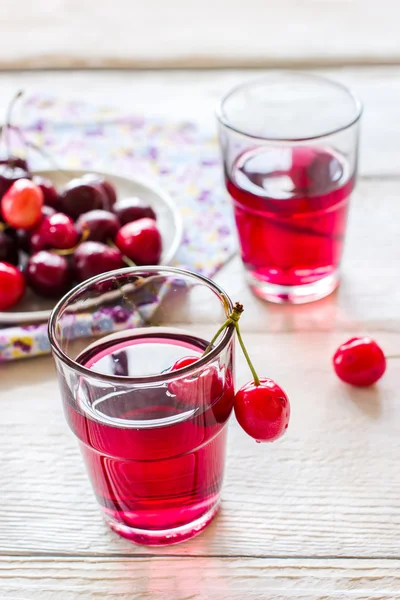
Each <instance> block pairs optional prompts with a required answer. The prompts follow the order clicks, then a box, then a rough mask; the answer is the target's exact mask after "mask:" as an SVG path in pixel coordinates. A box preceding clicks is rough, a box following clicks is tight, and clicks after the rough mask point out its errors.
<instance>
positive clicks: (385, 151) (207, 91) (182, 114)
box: [0, 5, 400, 177]
mask: <svg viewBox="0 0 400 600" xmlns="http://www.w3.org/2000/svg"><path fill="white" fill-rule="evenodd" d="M399 6H400V5H399ZM0 10H1V7H0ZM0 44H1V38H0ZM317 72H318V73H321V74H323V75H326V76H328V77H331V78H334V79H336V80H338V81H341V82H342V83H344V84H346V85H348V86H351V87H352V88H353V89H354V91H355V92H356V93H357V94H358V95H359V97H360V98H361V99H362V101H363V103H364V107H365V109H364V114H363V117H362V126H361V148H360V173H361V175H366V176H368V177H371V176H382V175H385V176H386V175H399V174H400V153H399V150H398V147H399V139H400V120H399V119H398V107H399V106H400V68H398V67H386V68H377V67H375V68H365V69H360V68H359V69H354V68H343V69H325V70H323V71H317ZM262 74H263V71H255V70H253V71H248V70H234V71H229V70H225V71H147V72H146V71H144V72H138V71H133V72H125V71H100V72H87V71H71V72H40V71H39V72H10V73H8V72H0V86H1V95H0V120H1V116H2V115H4V114H5V110H6V106H7V104H8V102H9V100H10V98H11V96H12V95H13V94H14V93H15V92H16V91H17V90H19V89H24V90H26V93H28V94H29V93H41V94H50V95H53V96H59V97H61V98H65V99H73V100H77V99H81V100H86V101H88V102H93V103H95V104H99V105H108V106H115V107H117V108H120V109H121V110H123V111H126V112H129V113H130V114H140V115H145V116H148V117H151V116H157V117H161V118H165V119H169V120H171V119H172V120H176V121H182V120H191V121H195V122H197V123H198V124H199V125H200V126H201V128H202V130H203V131H204V133H205V134H206V135H207V134H210V135H213V134H215V132H216V126H215V117H214V110H215V106H216V103H217V101H218V100H219V98H220V97H221V96H222V95H223V94H224V93H225V92H226V91H227V90H229V89H230V88H231V87H232V86H234V85H236V84H237V83H239V82H241V81H244V80H246V79H251V78H254V77H261V76H262Z"/></svg>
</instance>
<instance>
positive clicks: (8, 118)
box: [2, 90, 24, 158]
mask: <svg viewBox="0 0 400 600" xmlns="http://www.w3.org/2000/svg"><path fill="white" fill-rule="evenodd" d="M23 93H24V92H23V91H22V90H19V92H17V93H16V94H15V96H14V97H13V98H12V99H11V102H10V104H9V105H8V109H7V114H6V120H5V123H4V126H3V128H2V132H4V142H5V145H6V152H7V156H8V158H10V157H11V140H10V129H14V128H13V126H12V125H11V115H12V112H13V109H14V106H15V103H16V101H17V100H19V98H21V96H22V95H23Z"/></svg>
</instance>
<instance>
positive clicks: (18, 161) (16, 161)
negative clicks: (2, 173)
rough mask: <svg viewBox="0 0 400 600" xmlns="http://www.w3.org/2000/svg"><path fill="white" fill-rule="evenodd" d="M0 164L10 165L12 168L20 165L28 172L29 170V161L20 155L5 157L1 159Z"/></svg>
mask: <svg viewBox="0 0 400 600" xmlns="http://www.w3.org/2000/svg"><path fill="white" fill-rule="evenodd" d="M0 165H8V166H10V167H12V168H13V167H19V168H20V169H23V170H24V171H26V172H27V173H28V172H29V167H28V162H27V161H26V160H25V158H21V157H20V156H10V157H9V158H3V159H1V160H0Z"/></svg>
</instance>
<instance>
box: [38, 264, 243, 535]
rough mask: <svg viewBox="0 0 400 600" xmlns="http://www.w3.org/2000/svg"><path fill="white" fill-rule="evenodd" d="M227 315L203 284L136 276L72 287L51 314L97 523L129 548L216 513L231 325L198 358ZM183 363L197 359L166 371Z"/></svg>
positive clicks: (188, 276)
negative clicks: (95, 503)
mask: <svg viewBox="0 0 400 600" xmlns="http://www.w3.org/2000/svg"><path fill="white" fill-rule="evenodd" d="M232 308H233V306H232V302H231V300H230V299H229V297H228V296H227V295H226V294H225V292H224V291H223V290H222V289H221V288H219V287H218V286H217V285H216V284H215V283H213V282H212V281H210V280H208V279H207V278H205V277H202V276H201V275H196V274H194V273H190V272H188V271H184V270H179V269H174V268H164V267H140V268H139V267H138V268H127V269H121V270H118V271H113V272H109V273H105V274H103V275H100V276H97V277H95V278H93V279H91V280H89V281H86V282H84V283H83V284H81V285H78V286H77V287H76V288H74V289H73V290H72V291H71V292H69V293H68V294H67V295H66V296H65V297H64V298H63V299H62V300H61V301H60V302H59V303H58V305H57V306H56V307H55V309H54V311H53V313H52V316H51V319H50V323H49V336H50V341H51V346H52V351H53V355H54V358H55V362H56V367H57V372H58V377H59V384H60V388H61V394H62V398H63V404H64V411H65V415H66V418H67V421H68V424H69V426H70V428H71V429H72V431H73V433H74V434H75V435H76V437H77V438H78V442H79V446H80V450H81V453H82V456H83V459H84V462H85V465H86V469H87V472H88V475H89V478H90V481H91V483H92V486H93V490H94V494H95V496H96V499H97V501H98V503H99V505H100V509H101V512H102V514H103V517H104V518H105V520H106V522H107V524H108V525H109V526H110V527H111V529H113V530H114V531H116V532H117V533H119V534H120V535H121V536H123V537H126V538H128V539H130V540H132V541H134V542H137V543H142V544H149V545H164V544H172V543H176V542H180V541H183V540H185V539H188V538H190V537H192V536H194V535H196V534H197V533H199V532H200V531H201V530H202V529H203V528H204V527H205V526H206V525H207V524H208V523H209V522H210V521H211V519H212V518H213V517H214V515H215V514H216V512H217V510H218V506H219V502H220V493H221V486H222V481H223V473H224V462H225V449H226V448H225V447H226V438H227V421H228V418H229V416H230V413H231V411H232V406H233V396H234V390H233V377H234V365H233V350H234V335H233V334H234V329H233V328H232V326H229V327H228V328H226V329H225V330H224V332H223V333H222V334H221V335H220V337H219V338H218V340H217V341H216V342H215V344H214V345H213V346H212V348H211V350H210V351H209V352H208V353H207V354H206V355H205V356H204V357H202V354H203V353H204V351H205V349H206V348H207V346H208V344H209V341H210V340H211V338H212V336H213V335H214V334H215V332H216V331H217V330H218V328H219V326H220V325H221V324H222V323H223V322H224V321H225V319H226V318H227V315H228V314H229V313H230V312H231V311H232ZM188 356H191V357H197V359H198V360H197V361H196V362H195V363H192V364H187V365H186V366H184V365H185V361H183V363H182V362H181V365H182V364H183V367H182V368H179V369H177V370H173V369H172V367H173V365H174V364H175V363H176V362H177V361H179V359H182V358H183V357H188ZM188 362H189V363H190V361H188ZM178 366H179V363H178Z"/></svg>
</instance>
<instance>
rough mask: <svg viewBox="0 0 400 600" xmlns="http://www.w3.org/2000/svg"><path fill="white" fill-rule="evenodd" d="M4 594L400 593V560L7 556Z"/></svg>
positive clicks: (289, 598) (306, 599)
mask: <svg viewBox="0 0 400 600" xmlns="http://www.w3.org/2000/svg"><path fill="white" fill-rule="evenodd" d="M0 593H1V597H2V600H53V599H54V598H62V600H97V599H98V598H102V599H103V598H106V599H107V600H145V599H147V598H149V599H151V600H165V599H166V598H173V599H174V600H189V599H190V600H209V599H210V598H212V599H213V600H243V599H244V598H245V599H246V600H297V599H298V600H327V599H328V598H329V599H340V600H350V599H351V600H373V599H376V600H395V599H396V600H397V599H398V598H399V595H400V561H398V560H396V561H388V560H379V561H377V560H367V561H363V560H346V561H344V560H329V559H326V560H318V561H312V560H292V559H289V560H276V559H275V560H265V559H264V560H262V559H258V558H237V559H224V558H217V557H216V558H207V557H199V558H196V559H194V558H158V559H156V558H152V559H150V560H148V559H147V560H146V559H145V558H132V559H127V558H122V559H119V558H117V559H113V558H86V559H85V561H82V559H81V558H61V559H58V560H57V562H55V561H54V559H51V558H14V557H4V558H2V559H1V561H0Z"/></svg>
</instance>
